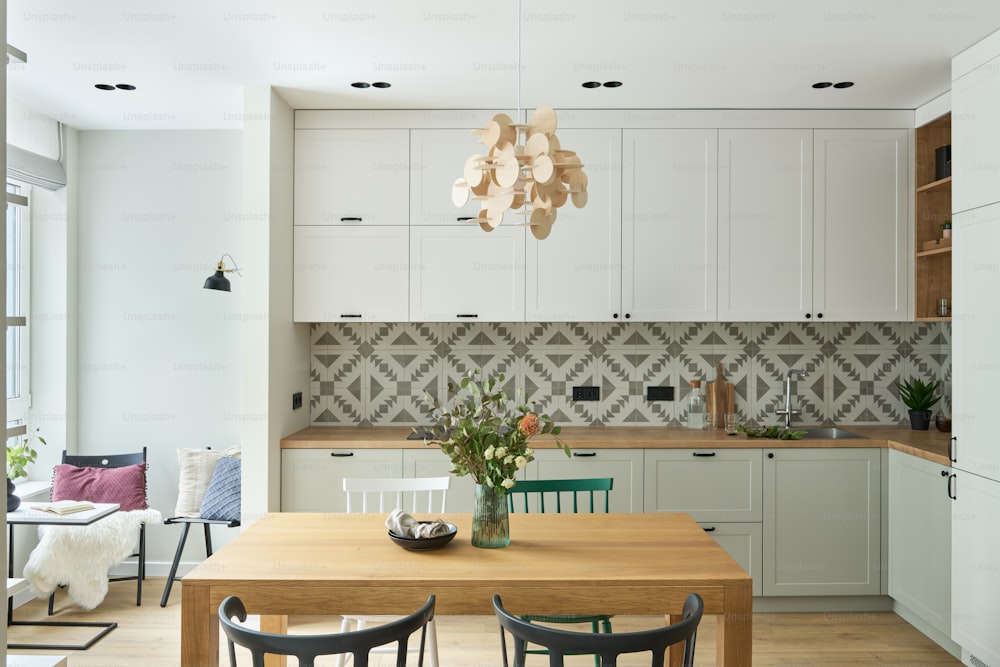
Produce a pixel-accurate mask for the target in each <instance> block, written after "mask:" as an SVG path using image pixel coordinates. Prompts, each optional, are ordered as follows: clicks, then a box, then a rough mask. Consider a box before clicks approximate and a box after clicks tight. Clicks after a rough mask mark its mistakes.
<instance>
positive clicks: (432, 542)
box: [389, 521, 458, 551]
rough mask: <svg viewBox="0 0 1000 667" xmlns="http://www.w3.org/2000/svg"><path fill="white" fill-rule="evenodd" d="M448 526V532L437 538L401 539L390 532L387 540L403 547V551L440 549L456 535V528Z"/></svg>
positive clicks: (453, 525)
mask: <svg viewBox="0 0 1000 667" xmlns="http://www.w3.org/2000/svg"><path fill="white" fill-rule="evenodd" d="M420 523H433V521H421V522H420ZM445 525H446V526H448V532H447V533H445V534H444V535H438V536H437V537H421V538H414V537H402V536H400V535H396V534H395V533H394V532H392V531H391V530H390V531H389V539H390V540H392V541H393V542H395V543H396V544H398V545H399V546H401V547H403V548H404V549H409V550H411V551H427V550H430V549H440V548H441V547H443V546H444V545H446V544H448V543H449V542H451V541H452V540H453V539H455V535H457V534H458V526H456V525H455V524H453V523H448V524H445Z"/></svg>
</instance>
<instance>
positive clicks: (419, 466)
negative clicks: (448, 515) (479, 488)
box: [403, 446, 476, 513]
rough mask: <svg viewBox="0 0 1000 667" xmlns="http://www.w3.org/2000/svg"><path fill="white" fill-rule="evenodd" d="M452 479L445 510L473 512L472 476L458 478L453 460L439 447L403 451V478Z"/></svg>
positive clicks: (473, 485) (473, 491) (473, 486)
mask: <svg viewBox="0 0 1000 667" xmlns="http://www.w3.org/2000/svg"><path fill="white" fill-rule="evenodd" d="M446 476H447V477H451V485H450V486H449V487H448V498H447V500H446V501H445V509H446V510H448V511H449V512H469V513H471V512H472V505H473V504H474V502H475V493H476V492H475V485H476V483H475V482H474V481H473V479H472V477H471V476H470V475H464V476H462V477H456V476H455V475H453V474H452V472H451V459H449V458H448V457H447V456H445V454H444V452H442V451H441V450H440V449H439V448H438V447H436V446H435V447H433V448H431V447H430V446H428V447H427V449H404V450H403V477H446Z"/></svg>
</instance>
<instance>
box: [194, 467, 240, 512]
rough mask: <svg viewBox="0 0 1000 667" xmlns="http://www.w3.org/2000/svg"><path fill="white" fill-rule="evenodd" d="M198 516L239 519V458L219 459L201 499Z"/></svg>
mask: <svg viewBox="0 0 1000 667" xmlns="http://www.w3.org/2000/svg"><path fill="white" fill-rule="evenodd" d="M200 516H201V518H202V519H211V520H213V521H239V520H240V459H238V458H235V457H231V456H225V457H223V458H221V459H219V462H218V463H217V464H216V465H215V472H213V473H212V480H211V481H210V482H209V483H208V489H207V490H206V491H205V497H204V499H203V500H202V501H201V514H200Z"/></svg>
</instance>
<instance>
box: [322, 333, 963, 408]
mask: <svg viewBox="0 0 1000 667" xmlns="http://www.w3.org/2000/svg"><path fill="white" fill-rule="evenodd" d="M310 335H311V343H312V365H311V369H310V374H311V378H312V386H311V392H310V393H311V399H310V410H311V411H310V414H311V417H312V423H313V424H315V425H356V424H360V425H398V426H402V425H419V424H423V423H426V421H427V419H426V416H425V415H426V407H425V404H424V402H423V396H424V394H425V393H429V394H430V395H432V396H436V397H442V398H443V397H445V394H446V392H447V386H448V382H449V381H456V382H457V381H458V380H459V379H460V378H461V377H462V375H464V374H465V373H466V372H467V371H469V370H471V369H481V370H482V371H483V373H484V374H488V375H496V374H499V373H503V374H504V375H505V376H506V384H507V389H508V393H510V394H511V395H513V394H514V391H515V389H521V390H522V391H524V395H525V398H526V399H527V401H528V402H529V403H531V404H533V405H534V406H535V408H536V409H537V410H540V411H544V412H547V413H549V415H551V416H552V418H553V419H554V420H555V421H556V422H557V423H560V424H563V425H577V426H602V425H604V426H612V425H629V424H632V425H658V426H680V425H682V424H683V423H684V417H685V411H686V398H687V395H688V392H689V382H690V381H691V380H692V379H699V378H700V379H702V380H712V379H714V378H715V366H716V364H718V363H721V364H722V367H723V372H724V377H725V378H726V380H727V381H729V382H731V383H732V384H733V385H735V392H736V411H737V413H738V418H739V421H740V422H741V423H751V424H756V425H764V424H777V423H779V421H780V417H778V416H776V415H775V414H774V410H775V408H776V407H777V405H778V403H779V402H780V401H781V399H782V396H783V393H784V377H785V371H786V370H787V369H789V368H799V369H802V370H804V371H805V377H804V378H803V379H801V380H797V381H796V382H795V383H794V396H795V405H796V407H798V408H800V409H801V410H802V415H801V416H800V417H798V418H797V420H796V421H797V422H798V423H802V424H838V425H852V424H853V425H860V424H869V425H871V424H906V423H908V418H907V415H906V407H905V406H904V405H903V404H902V403H901V402H900V400H899V392H898V391H897V389H896V387H895V383H896V382H897V381H899V380H901V379H905V378H910V377H913V376H918V377H921V378H923V379H925V380H934V379H940V380H943V383H942V387H943V390H944V396H945V398H944V400H943V401H942V402H941V404H939V406H936V408H937V409H938V410H943V411H944V412H945V413H950V400H951V395H950V394H951V326H950V324H948V323H942V322H914V323H910V322H890V323H877V322H876V323H873V322H860V323H858V322H854V323H837V322H826V323H798V322H777V323H766V322H749V323H741V322H703V323H672V322H671V323H650V322H640V323H622V324H618V323H613V324H612V323H579V324H576V323H558V322H555V323H532V322H528V323H431V324H420V323H407V322H394V323H375V322H372V323H344V324H341V323H324V324H313V325H311V334H310ZM575 385H589V386H598V387H600V389H601V399H600V400H599V401H592V402H587V401H572V400H571V399H570V396H571V394H572V388H573V386H575ZM661 385H666V386H672V387H675V395H674V400H673V401H648V400H646V388H647V387H648V386H661Z"/></svg>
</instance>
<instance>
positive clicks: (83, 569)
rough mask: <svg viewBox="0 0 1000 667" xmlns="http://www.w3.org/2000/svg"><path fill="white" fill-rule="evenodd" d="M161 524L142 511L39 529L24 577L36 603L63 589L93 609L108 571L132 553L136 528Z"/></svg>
mask: <svg viewBox="0 0 1000 667" xmlns="http://www.w3.org/2000/svg"><path fill="white" fill-rule="evenodd" d="M161 519H162V517H161V516H160V512H159V511H157V510H154V509H145V510H132V511H129V512H115V513H114V514H112V515H110V516H107V517H105V518H103V519H100V520H99V521H95V522H94V523H92V524H90V525H89V526H39V527H38V536H39V540H38V546H36V547H35V548H34V549H33V550H32V552H31V555H30V556H29V557H28V563H27V564H26V565H25V566H24V577H25V579H27V580H28V583H30V584H31V589H32V592H34V594H35V595H36V596H38V597H40V598H47V597H48V596H49V594H50V593H52V591H54V590H55V589H56V587H57V586H59V585H63V584H65V585H67V586H68V587H69V588H68V591H67V593H68V594H69V597H70V600H72V601H73V602H74V603H75V604H76V605H78V606H80V607H82V608H83V609H93V608H94V607H96V606H97V605H99V604H101V601H102V600H104V596H105V595H107V593H108V569H109V568H111V566H112V565H117V564H118V563H120V562H122V561H123V560H124V559H126V558H128V557H129V556H130V555H132V554H133V553H135V549H136V546H137V545H138V543H139V525H140V524H142V523H146V524H156V523H160V521H161Z"/></svg>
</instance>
